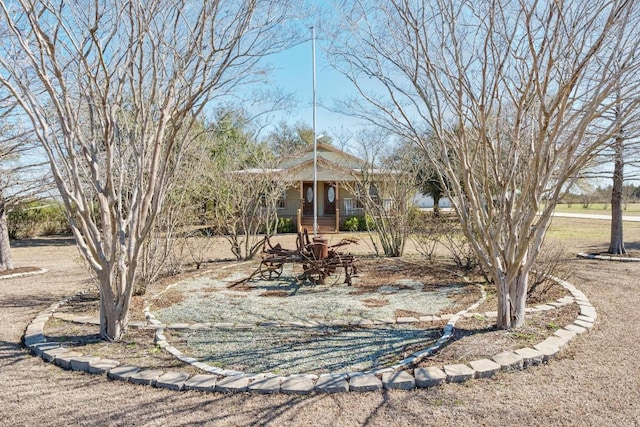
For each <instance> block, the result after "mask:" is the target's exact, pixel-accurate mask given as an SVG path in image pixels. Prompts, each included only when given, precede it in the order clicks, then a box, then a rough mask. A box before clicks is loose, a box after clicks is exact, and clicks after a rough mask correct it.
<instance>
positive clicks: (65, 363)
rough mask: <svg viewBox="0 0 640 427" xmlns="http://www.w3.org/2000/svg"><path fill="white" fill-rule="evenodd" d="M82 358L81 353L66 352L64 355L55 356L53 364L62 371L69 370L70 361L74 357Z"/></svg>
mask: <svg viewBox="0 0 640 427" xmlns="http://www.w3.org/2000/svg"><path fill="white" fill-rule="evenodd" d="M80 356H83V354H82V353H80V352H77V351H67V352H66V353H62V354H60V355H58V356H56V358H55V360H54V361H53V363H55V364H56V365H58V366H60V367H61V368H63V369H71V359H73V358H75V357H80Z"/></svg>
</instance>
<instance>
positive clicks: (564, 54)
mask: <svg viewBox="0 0 640 427" xmlns="http://www.w3.org/2000/svg"><path fill="white" fill-rule="evenodd" d="M346 7H347V8H348V9H347V10H346V18H347V23H346V24H345V26H344V29H346V30H347V31H348V32H347V33H346V34H345V35H344V36H342V37H340V34H337V35H336V43H335V46H334V47H333V53H334V56H333V58H335V61H336V66H337V67H338V68H339V69H341V70H342V71H343V72H344V73H345V75H347V76H348V77H349V78H350V79H351V81H352V82H353V84H354V85H355V86H356V87H357V88H358V91H359V93H360V95H361V98H364V99H365V100H366V101H367V103H364V104H365V106H368V107H367V108H365V109H362V108H360V109H358V107H359V105H361V104H362V102H360V104H358V103H352V104H350V105H349V106H350V107H351V109H352V111H356V114H359V115H360V116H361V117H363V118H365V119H369V120H371V121H374V122H376V123H377V124H378V125H382V126H385V127H387V128H388V129H389V130H391V131H393V132H395V133H396V134H398V135H400V136H403V137H406V138H409V139H411V140H413V141H414V142H415V143H416V144H417V145H418V146H419V147H422V149H424V150H425V152H427V153H430V152H433V153H435V154H436V155H435V158H434V159H432V161H433V162H434V163H435V166H436V167H437V170H438V172H439V173H440V175H441V176H442V177H443V179H445V180H446V182H447V183H448V184H449V185H450V186H451V190H452V192H453V194H454V195H455V197H454V198H452V200H451V201H452V204H453V206H454V208H455V209H456V212H457V214H458V217H459V219H460V221H461V223H462V227H463V230H464V233H465V234H466V235H467V237H468V238H469V240H470V242H471V243H472V245H473V248H474V251H475V252H476V254H477V256H478V260H479V263H480V265H481V267H482V268H483V269H484V270H485V272H486V273H487V276H488V277H489V278H490V279H491V281H492V282H493V283H494V284H495V286H496V288H497V291H498V320H497V324H498V327H500V328H511V327H519V326H521V325H523V324H524V321H525V318H524V314H525V300H526V295H527V286H528V277H529V272H530V271H531V268H532V265H533V262H534V261H535V259H536V257H537V255H538V253H539V251H540V247H541V245H542V242H543V239H544V236H545V232H546V230H547V226H548V224H549V221H550V218H551V214H552V212H553V209H554V208H555V204H556V203H557V201H558V200H559V198H560V197H561V196H562V195H563V194H564V193H565V192H566V191H567V189H568V188H569V187H570V186H571V183H572V180H573V179H575V177H576V176H577V174H578V171H579V170H581V169H582V168H583V166H584V165H585V164H586V163H587V162H588V161H589V160H590V159H591V158H592V156H593V155H594V153H595V152H596V151H597V150H598V149H600V147H602V145H603V143H604V142H606V141H607V140H609V139H610V138H611V137H612V135H614V134H615V132H616V130H617V127H616V126H615V125H614V124H612V123H610V122H606V121H604V120H601V118H602V116H603V115H604V114H605V112H608V111H611V109H612V108H613V103H612V101H611V99H612V95H613V94H614V93H615V91H616V89H617V87H618V85H617V82H619V81H628V80H626V79H624V78H622V79H621V78H620V77H621V76H624V75H630V74H632V73H634V72H635V70H636V69H637V67H638V61H637V59H636V58H635V56H634V54H633V50H632V49H628V48H627V47H628V46H624V48H622V47H623V46H621V45H622V44H625V45H626V44H627V43H636V42H637V40H634V38H633V37H626V36H625V37H617V36H616V35H617V34H618V33H620V32H622V34H625V35H627V34H630V33H629V28H627V27H626V25H627V24H629V25H636V24H637V22H638V20H637V13H636V12H637V10H636V9H637V7H638V6H637V4H636V3H634V2H632V1H628V0H620V1H616V0H601V1H598V0H595V1H594V0H584V1H582V0H576V1H566V2H537V1H532V2H529V1H506V0H505V1H501V0H496V1H492V2H477V1H472V0H466V1H459V2H451V1H448V0H422V1H421V0H418V1H412V2H406V1H401V0H390V1H388V2H385V3H383V4H377V3H375V4H374V3H373V2H367V1H356V2H355V5H353V6H351V5H348V6H346ZM343 31H344V30H343ZM620 52H624V53H623V54H622V55H620V54H619V53H620ZM614 62H616V63H617V64H620V67H614V66H613V65H614ZM637 83H638V82H637V81H636V82H635V83H633V85H637ZM630 84H631V83H630ZM620 89H621V91H620V96H621V97H622V98H623V99H624V101H625V103H626V105H628V106H629V107H633V106H634V105H637V103H638V99H637V97H636V98H632V97H629V96H627V95H629V94H632V93H634V92H635V88H634V87H627V86H625V87H622V88H620ZM632 110H633V109H632V108H627V109H625V110H624V111H625V112H626V111H632ZM625 112H623V114H625ZM425 135H429V136H433V138H426V137H425ZM542 201H546V202H547V203H546V204H544V205H543V204H542Z"/></svg>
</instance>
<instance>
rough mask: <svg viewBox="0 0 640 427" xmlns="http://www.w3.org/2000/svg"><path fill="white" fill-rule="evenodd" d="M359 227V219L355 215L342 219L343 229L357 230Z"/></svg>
mask: <svg viewBox="0 0 640 427" xmlns="http://www.w3.org/2000/svg"><path fill="white" fill-rule="evenodd" d="M359 227H360V220H358V217H357V216H350V217H349V218H347V219H346V220H345V221H344V229H345V230H346V231H358V228H359Z"/></svg>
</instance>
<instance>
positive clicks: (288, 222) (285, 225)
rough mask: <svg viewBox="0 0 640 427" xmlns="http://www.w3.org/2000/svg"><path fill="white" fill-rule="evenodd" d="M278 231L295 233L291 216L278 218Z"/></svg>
mask: <svg viewBox="0 0 640 427" xmlns="http://www.w3.org/2000/svg"><path fill="white" fill-rule="evenodd" d="M277 230H278V233H293V231H294V230H295V227H294V226H293V220H292V219H291V218H278V228H277Z"/></svg>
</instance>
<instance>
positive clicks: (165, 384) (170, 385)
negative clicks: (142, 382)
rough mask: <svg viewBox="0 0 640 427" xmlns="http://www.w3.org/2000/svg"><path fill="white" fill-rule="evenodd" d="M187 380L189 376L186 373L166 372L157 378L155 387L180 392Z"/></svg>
mask: <svg viewBox="0 0 640 427" xmlns="http://www.w3.org/2000/svg"><path fill="white" fill-rule="evenodd" d="M188 379H189V374H187V373H186V372H167V373H165V374H163V375H160V377H158V380H157V381H156V387H158V388H166V389H169V390H176V391H180V390H182V389H183V388H184V383H185V382H186V381H187V380H188Z"/></svg>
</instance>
